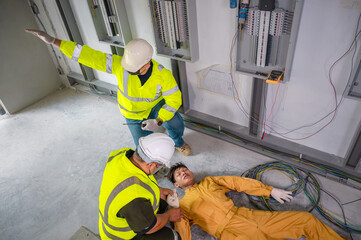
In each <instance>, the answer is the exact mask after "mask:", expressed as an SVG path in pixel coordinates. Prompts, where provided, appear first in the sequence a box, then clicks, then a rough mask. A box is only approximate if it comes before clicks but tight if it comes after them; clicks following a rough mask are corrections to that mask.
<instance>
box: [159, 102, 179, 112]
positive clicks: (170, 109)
mask: <svg viewBox="0 0 361 240" xmlns="http://www.w3.org/2000/svg"><path fill="white" fill-rule="evenodd" d="M162 108H164V109H165V110H168V111H169V112H172V113H173V114H175V113H176V112H177V110H176V109H174V108H173V107H171V106H169V105H167V104H164V105H163V107H162Z"/></svg>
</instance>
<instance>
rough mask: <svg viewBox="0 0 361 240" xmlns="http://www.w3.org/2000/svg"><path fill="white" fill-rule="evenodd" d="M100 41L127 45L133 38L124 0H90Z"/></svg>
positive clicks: (121, 45)
mask: <svg viewBox="0 0 361 240" xmlns="http://www.w3.org/2000/svg"><path fill="white" fill-rule="evenodd" d="M88 4H89V8H90V12H91V15H92V18H93V22H94V26H95V29H96V32H97V35H98V37H99V41H101V42H104V43H107V44H110V45H113V46H116V47H123V48H124V47H125V45H126V44H127V43H128V42H129V41H130V40H132V35H131V32H130V28H129V22H128V17H127V13H126V10H125V5H124V0H89V1H88Z"/></svg>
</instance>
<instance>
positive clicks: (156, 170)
mask: <svg viewBox="0 0 361 240" xmlns="http://www.w3.org/2000/svg"><path fill="white" fill-rule="evenodd" d="M163 167H164V165H162V166H159V167H157V169H155V171H154V172H153V173H152V174H156V173H157V172H158V171H159V170H161V169H162V168H163Z"/></svg>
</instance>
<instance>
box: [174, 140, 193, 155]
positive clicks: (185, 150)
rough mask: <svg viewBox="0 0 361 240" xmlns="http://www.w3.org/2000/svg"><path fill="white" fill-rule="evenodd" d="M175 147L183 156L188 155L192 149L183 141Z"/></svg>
mask: <svg viewBox="0 0 361 240" xmlns="http://www.w3.org/2000/svg"><path fill="white" fill-rule="evenodd" d="M175 149H177V150H178V152H180V154H182V155H184V156H188V155H190V154H191V153H192V149H191V147H190V146H189V145H188V144H187V143H184V144H183V146H181V147H176V148H175Z"/></svg>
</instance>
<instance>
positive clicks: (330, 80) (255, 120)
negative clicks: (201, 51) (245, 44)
mask: <svg viewBox="0 0 361 240" xmlns="http://www.w3.org/2000/svg"><path fill="white" fill-rule="evenodd" d="M360 16H361V14H360ZM359 21H360V17H359V20H358V24H357V28H356V32H357V30H358V26H359ZM240 31H241V29H240V27H238V28H237V31H236V33H235V35H234V37H233V39H232V44H231V49H230V54H229V59H230V65H231V80H232V85H233V88H234V90H235V92H236V97H235V96H234V99H235V101H236V103H237V105H238V104H240V106H241V107H240V109H241V111H242V112H243V113H244V114H245V115H246V117H247V118H248V119H250V121H253V122H255V123H257V124H261V122H260V120H258V119H256V118H254V117H253V116H251V115H250V114H249V113H248V112H247V111H246V109H245V108H244V106H243V104H242V102H241V100H240V98H239V94H238V91H237V89H236V87H235V83H234V79H233V61H232V52H233V48H234V45H235V41H234V40H235V38H236V36H237V34H238V33H239V32H240ZM360 33H361V31H359V32H358V33H357V34H356V35H355V37H354V40H353V41H352V43H351V45H350V47H349V49H348V50H347V51H346V52H345V53H344V54H343V55H342V56H341V57H340V58H339V59H337V60H336V61H335V62H334V63H333V64H332V65H331V67H330V69H329V74H328V79H329V82H330V84H331V87H332V89H333V91H334V97H335V109H334V110H333V111H331V112H330V113H329V114H327V115H326V116H325V117H323V118H321V119H320V120H318V121H317V122H315V123H313V124H311V125H307V126H302V127H299V128H297V129H294V130H291V131H289V132H287V133H280V132H279V131H276V130H275V129H274V128H273V127H271V126H269V125H268V124H266V122H267V121H265V122H264V123H263V125H264V128H266V127H268V128H269V130H272V131H273V132H274V133H276V134H277V135H279V136H281V137H283V138H285V139H288V140H304V139H307V138H310V137H312V136H314V135H316V134H318V133H319V132H321V131H322V130H323V129H325V128H326V127H327V126H328V125H329V124H331V122H332V121H333V120H334V119H335V117H336V113H337V109H338V107H339V104H340V103H341V100H340V102H338V101H337V92H336V89H335V86H334V84H333V82H332V78H331V72H332V69H333V68H334V66H335V65H336V64H337V63H338V62H339V61H340V60H341V59H342V58H344V57H345V56H346V55H347V54H348V53H349V52H350V50H351V49H352V47H353V45H354V44H355V45H356V44H357V38H358V36H359V34H360ZM356 46H357V45H356ZM355 50H356V47H355ZM238 106H239V105H238ZM332 113H333V116H332V118H331V119H330V120H329V121H328V122H327V123H326V124H324V125H323V126H322V127H320V128H319V129H318V130H317V131H316V132H313V133H311V134H309V135H307V136H305V137H301V138H291V137H287V136H285V134H289V133H291V132H294V131H296V130H299V129H301V128H304V127H309V126H314V125H315V124H317V123H318V122H320V121H322V120H323V119H325V118H326V117H328V116H329V115H331V114H332ZM264 137H265V135H264V136H263V137H262V139H263V138H264Z"/></svg>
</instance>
